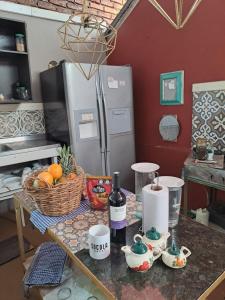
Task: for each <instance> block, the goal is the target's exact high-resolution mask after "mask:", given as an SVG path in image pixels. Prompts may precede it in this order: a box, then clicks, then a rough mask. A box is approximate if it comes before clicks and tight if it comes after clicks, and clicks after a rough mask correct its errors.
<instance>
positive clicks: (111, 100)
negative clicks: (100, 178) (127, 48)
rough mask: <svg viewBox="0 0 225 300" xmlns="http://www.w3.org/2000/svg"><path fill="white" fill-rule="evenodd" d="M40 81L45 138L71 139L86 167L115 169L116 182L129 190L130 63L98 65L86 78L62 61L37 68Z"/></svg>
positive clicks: (101, 171) (132, 145) (131, 150)
mask: <svg viewBox="0 0 225 300" xmlns="http://www.w3.org/2000/svg"><path fill="white" fill-rule="evenodd" d="M84 67H86V68H89V67H90V66H89V65H84ZM41 86H42V97H43V103H44V111H45V122H46V129H47V136H48V139H50V140H54V141H57V142H61V143H62V144H63V143H65V144H68V145H71V147H72V151H73V153H74V154H75V156H76V160H77V162H78V164H79V165H81V166H82V167H83V168H84V170H85V171H86V172H87V173H90V174H93V175H112V174H113V172H114V171H119V172H120V173H121V185H122V186H123V187H125V188H127V189H129V190H133V189H134V178H133V174H132V171H131V168H130V167H131V165H132V164H133V163H134V162H135V142H134V118H133V95H132V71H131V67H130V66H108V65H102V66H100V67H99V71H98V72H97V73H96V75H95V76H93V77H92V78H91V79H90V80H86V79H85V78H84V76H83V75H82V74H81V73H80V71H79V70H78V69H77V68H76V66H75V65H74V64H73V63H67V62H64V63H60V65H59V66H57V67H55V68H52V69H49V70H46V71H44V72H42V73H41Z"/></svg>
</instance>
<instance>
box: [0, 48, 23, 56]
mask: <svg viewBox="0 0 225 300" xmlns="http://www.w3.org/2000/svg"><path fill="white" fill-rule="evenodd" d="M1 53H4V54H19V55H28V53H27V52H19V51H16V50H5V49H0V54H1Z"/></svg>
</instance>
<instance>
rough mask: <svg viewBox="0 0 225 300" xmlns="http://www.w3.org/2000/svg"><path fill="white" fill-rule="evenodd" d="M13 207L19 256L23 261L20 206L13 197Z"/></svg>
mask: <svg viewBox="0 0 225 300" xmlns="http://www.w3.org/2000/svg"><path fill="white" fill-rule="evenodd" d="M14 207H15V214H16V226H17V235H18V242H19V251H20V257H21V260H22V262H24V261H25V251H24V241H23V227H22V219H21V208H20V204H19V201H18V200H17V199H16V198H14Z"/></svg>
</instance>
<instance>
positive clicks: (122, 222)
mask: <svg viewBox="0 0 225 300" xmlns="http://www.w3.org/2000/svg"><path fill="white" fill-rule="evenodd" d="M126 208H127V207H126V204H125V205H123V206H118V207H116V206H110V221H111V224H110V225H111V228H113V229H122V228H124V227H126V225H127V221H126Z"/></svg>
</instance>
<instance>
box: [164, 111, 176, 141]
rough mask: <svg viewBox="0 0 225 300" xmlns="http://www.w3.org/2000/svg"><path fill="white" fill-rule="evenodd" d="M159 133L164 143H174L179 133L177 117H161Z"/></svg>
mask: <svg viewBox="0 0 225 300" xmlns="http://www.w3.org/2000/svg"><path fill="white" fill-rule="evenodd" d="M159 132H160V135H161V137H162V139H163V140H164V141H170V142H176V141H177V137H178V135H179V132H180V126H179V123H178V121H177V116H176V115H166V116H163V117H162V119H161V120H160V123H159Z"/></svg>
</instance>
